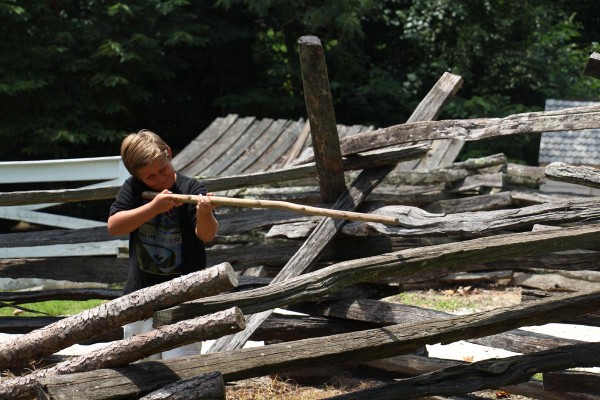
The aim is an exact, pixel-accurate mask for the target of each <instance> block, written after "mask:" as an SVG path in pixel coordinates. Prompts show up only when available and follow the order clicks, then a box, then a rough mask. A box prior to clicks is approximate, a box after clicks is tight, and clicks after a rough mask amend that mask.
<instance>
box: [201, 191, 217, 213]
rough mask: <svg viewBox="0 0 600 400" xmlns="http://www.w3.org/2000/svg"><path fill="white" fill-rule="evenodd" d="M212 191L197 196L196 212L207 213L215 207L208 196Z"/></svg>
mask: <svg viewBox="0 0 600 400" xmlns="http://www.w3.org/2000/svg"><path fill="white" fill-rule="evenodd" d="M212 195H213V194H212V193H206V196H202V195H200V196H198V204H196V213H197V214H199V215H207V214H210V213H212V210H213V209H214V208H215V207H216V206H214V205H213V204H212V203H211V202H210V196H212Z"/></svg>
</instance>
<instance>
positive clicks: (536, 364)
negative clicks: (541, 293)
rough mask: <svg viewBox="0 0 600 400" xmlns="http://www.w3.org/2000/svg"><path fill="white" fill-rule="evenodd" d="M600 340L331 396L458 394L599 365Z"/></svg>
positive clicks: (355, 399) (357, 399) (349, 399)
mask: <svg viewBox="0 0 600 400" xmlns="http://www.w3.org/2000/svg"><path fill="white" fill-rule="evenodd" d="M599 350H600V343H590V344H580V345H574V346H564V347H559V348H557V349H552V350H546V351H542V352H539V353H534V354H529V355H524V356H514V357H507V358H503V359H499V360H498V359H493V360H484V361H478V362H474V363H472V364H462V365H457V366H452V367H449V368H445V369H442V370H438V371H434V372H430V373H427V374H423V375H420V376H417V377H414V378H408V379H402V380H399V381H396V382H394V383H384V384H382V385H379V386H377V387H375V388H372V389H365V390H360V391H357V392H354V393H348V394H343V395H339V396H333V397H330V398H329V399H330V400H366V399H377V400H383V399H398V398H402V399H414V398H419V397H423V396H428V395H446V396H449V395H458V394H465V393H471V392H474V391H477V390H482V389H487V388H497V387H502V386H509V385H514V384H517V383H522V382H527V381H529V379H530V378H531V376H533V375H534V374H535V373H537V372H546V371H560V370H562V369H567V368H574V367H596V366H600V360H599V359H598V358H597V357H596V355H595V354H594V353H597V352H598V351H599Z"/></svg>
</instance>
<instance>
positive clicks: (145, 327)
mask: <svg viewBox="0 0 600 400" xmlns="http://www.w3.org/2000/svg"><path fill="white" fill-rule="evenodd" d="M152 329H153V328H152V318H150V319H146V320H143V321H135V322H132V323H130V324H127V325H125V326H123V338H124V339H127V338H130V337H132V336H134V335H137V334H140V333H145V332H150V331H151V330H152ZM201 351H202V342H197V343H191V344H187V345H185V346H181V347H177V348H175V349H172V350H167V351H163V352H162V353H158V354H153V355H151V356H150V357H147V358H144V359H143V360H140V361H150V360H168V359H171V358H177V357H183V356H195V355H197V354H200V352H201Z"/></svg>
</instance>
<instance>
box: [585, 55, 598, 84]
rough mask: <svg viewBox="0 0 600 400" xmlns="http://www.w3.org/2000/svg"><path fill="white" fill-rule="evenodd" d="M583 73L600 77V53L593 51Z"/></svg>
mask: <svg viewBox="0 0 600 400" xmlns="http://www.w3.org/2000/svg"><path fill="white" fill-rule="evenodd" d="M583 73H584V74H586V75H589V76H593V77H594V78H596V79H600V53H592V55H591V56H590V58H589V59H588V62H587V64H586V66H585V70H584V71H583Z"/></svg>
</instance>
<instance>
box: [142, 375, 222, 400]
mask: <svg viewBox="0 0 600 400" xmlns="http://www.w3.org/2000/svg"><path fill="white" fill-rule="evenodd" d="M221 399H222V400H225V381H224V380H223V375H222V374H221V373H220V372H209V373H207V374H202V375H199V376H197V377H195V378H190V379H185V380H182V381H178V382H175V383H172V384H170V385H167V386H165V387H164V388H162V389H158V390H156V391H154V392H152V393H150V394H148V395H146V396H144V397H141V398H140V400H221Z"/></svg>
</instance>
